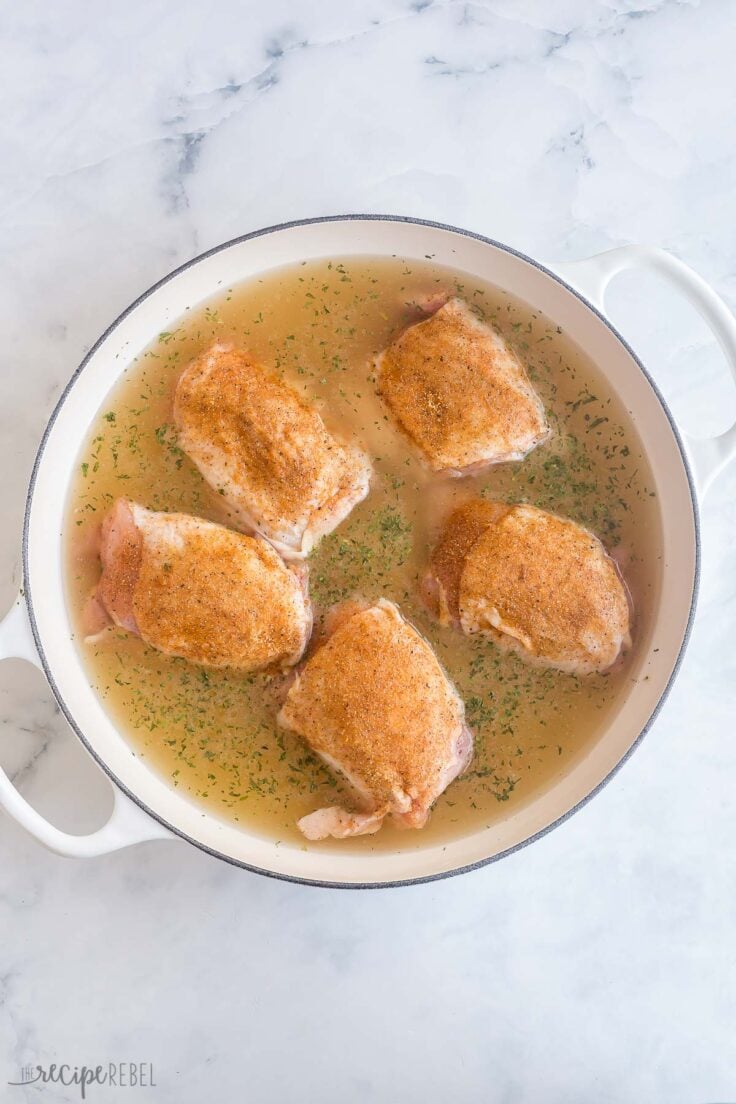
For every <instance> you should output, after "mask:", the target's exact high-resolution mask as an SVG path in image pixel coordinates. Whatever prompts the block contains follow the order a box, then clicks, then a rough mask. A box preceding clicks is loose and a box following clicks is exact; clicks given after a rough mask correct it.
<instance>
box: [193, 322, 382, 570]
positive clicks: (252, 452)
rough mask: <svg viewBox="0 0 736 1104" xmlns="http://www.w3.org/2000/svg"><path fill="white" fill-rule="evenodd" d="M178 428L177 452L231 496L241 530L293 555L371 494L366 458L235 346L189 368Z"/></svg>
mask: <svg viewBox="0 0 736 1104" xmlns="http://www.w3.org/2000/svg"><path fill="white" fill-rule="evenodd" d="M174 420H175V422H176V425H177V428H178V431H179V445H180V447H181V448H182V449H183V450H184V452H186V453H187V455H188V456H189V457H190V458H191V459H192V460H193V461H194V463H195V464H196V465H197V467H198V468H199V470H200V472H201V473H202V475H203V476H204V478H205V479H206V480H207V482H208V483H210V484H211V485H212V486H213V487H215V488H216V489H217V490H218V491H219V492H220V493H221V494H222V495H223V496H224V498H225V501H226V502H227V504H228V506H229V507H230V510H231V516H232V519H233V524H234V525H235V526H236V528H238V529H243V530H245V531H246V532H252V531H256V532H258V533H260V534H261V535H262V536H264V537H266V538H267V540H269V541H270V542H271V543H272V544H273V545H274V546H275V547H276V548H277V549H278V550H279V551H280V552H281V553H282V555H284V556H286V557H301V556H306V555H307V554H308V553H309V551H310V550H311V548H312V547H313V546H314V544H315V543H316V542H317V541H318V540H319V538H320V537H322V536H324V535H325V534H326V533H329V532H331V531H332V530H333V529H334V528H335V527H336V526H337V525H339V524H340V522H341V521H342V520H343V519H344V518H346V517H347V515H348V514H349V513H350V511H351V510H352V509H353V507H354V506H355V505H356V504H357V503H358V502H360V501H361V499H363V498H365V496H366V494H367V493H368V484H369V481H370V475H371V468H370V463H369V461H368V459H367V457H366V456H365V455H364V454H363V453H362V452H360V450H359V449H357V448H354V447H352V446H350V445H346V444H343V443H342V442H340V441H338V440H337V438H335V437H333V435H332V434H331V433H330V432H329V431H328V430H327V428H326V427H325V425H324V422H323V421H322V418H321V417H320V415H319V413H318V411H317V410H316V409H315V408H314V406H312V405H311V404H310V403H308V402H306V401H305V400H304V399H302V398H301V397H300V396H299V395H298V394H297V392H296V391H294V390H293V389H292V388H291V387H289V386H287V384H285V383H283V382H282V381H281V380H279V379H278V378H277V377H276V376H275V375H273V373H271V372H269V371H268V370H267V369H266V368H264V367H263V366H262V365H260V364H258V363H257V362H256V361H255V360H254V359H253V358H252V357H251V356H249V355H248V353H246V352H243V351H242V350H241V349H236V348H234V347H233V346H232V345H228V344H221V343H217V344H215V345H212V346H211V348H209V349H208V350H207V351H206V352H205V353H203V354H202V355H201V356H199V357H197V358H196V359H195V360H193V361H192V363H191V364H190V365H189V366H188V367H187V368H186V369H185V370H184V372H183V373H182V375H181V377H180V379H179V382H178V384H177V387H176V393H175V396H174Z"/></svg>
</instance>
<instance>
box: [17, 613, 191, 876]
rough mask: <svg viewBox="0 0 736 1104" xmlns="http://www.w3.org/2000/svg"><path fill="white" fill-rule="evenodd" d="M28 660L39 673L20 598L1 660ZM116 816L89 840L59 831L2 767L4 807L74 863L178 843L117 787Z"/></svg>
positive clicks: (47, 845) (31, 831) (115, 791)
mask: <svg viewBox="0 0 736 1104" xmlns="http://www.w3.org/2000/svg"><path fill="white" fill-rule="evenodd" d="M15 658H17V659H25V660H27V661H28V662H29V663H33V664H34V665H35V666H36V667H38V668H39V669H42V667H41V661H40V659H39V657H38V652H37V651H36V645H35V642H34V640H33V632H32V630H31V623H30V620H29V617H28V610H27V608H26V603H25V599H24V598H23V596H22V595H19V596H18V598H17V599H16V601H15V603H14V605H13V606H12V607H11V609H10V611H9V612H8V613H7V614H6V616H5V618H4V619H3V621H2V622H0V660H2V659H15ZM113 792H114V795H115V800H114V805H113V810H112V814H111V815H110V819H109V820H108V822H107V824H104V825H103V826H102V828H100V829H99V830H98V831H97V832H92V833H91V834H90V835H86V836H74V835H72V834H71V833H69V832H62V831H61V830H60V829H59V828H55V827H54V825H53V824H50V823H49V822H48V821H47V820H46V819H45V818H44V817H42V816H41V814H40V813H37V812H36V810H35V809H34V808H33V806H32V805H29V804H28V802H27V801H26V799H25V798H24V797H23V796H22V795H21V794H20V793H19V792H18V790H16V788H15V786H14V785H13V783H12V782H11V780H10V779H9V778H8V776H7V774H6V773H5V771H4V770H3V769H2V768H1V767H0V806H2V807H3V808H4V809H5V811H6V813H8V814H9V815H10V816H11V817H12V818H13V819H14V820H16V821H17V822H18V824H20V825H21V827H22V828H25V829H26V831H27V832H30V834H31V835H32V836H35V838H36V839H37V840H38V841H39V842H40V843H43V844H45V845H46V847H48V848H50V850H51V851H55V852H56V853H57V855H66V856H68V857H69V858H74V859H86V858H92V857H93V856H94V855H106V854H108V853H109V852H111V851H119V850H120V849H121V848H122V847H130V845H131V844H133V843H143V842H144V841H145V840H154V839H175V838H176V837H175V836H174V834H173V833H172V832H170V831H169V830H168V829H167V828H164V827H163V825H161V824H159V823H158V822H157V821H155V820H154V819H153V818H152V817H150V816H148V814H147V813H144V812H143V810H142V809H140V808H139V807H138V806H137V805H136V804H134V802H132V801H131V800H130V798H128V797H126V796H125V794H124V793H123V792H122V790H120V789H119V788H118V787H117V786H113Z"/></svg>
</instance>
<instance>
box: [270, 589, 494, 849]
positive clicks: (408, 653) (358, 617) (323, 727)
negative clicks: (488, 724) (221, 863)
mask: <svg viewBox="0 0 736 1104" xmlns="http://www.w3.org/2000/svg"><path fill="white" fill-rule="evenodd" d="M279 723H280V724H281V725H283V726H284V727H285V728H288V729H291V730H293V731H294V732H296V733H298V735H300V736H301V737H302V738H303V739H304V740H306V742H307V743H308V744H309V745H310V747H311V748H312V749H313V751H315V752H316V753H317V755H319V756H320V758H321V759H322V760H323V761H324V762H325V763H326V764H327V766H328V767H330V768H331V769H332V770H334V771H335V772H336V773H339V774H341V775H342V776H343V777H344V778H346V779H347V780H348V782H349V783H350V784H351V786H352V787H353V789H354V790H355V792H356V795H357V797H358V799H359V801H360V804H361V806H362V808H361V810H360V811H359V812H351V811H349V810H347V809H343V808H341V807H340V806H333V807H330V808H325V809H318V810H317V811H316V812H314V813H310V814H309V815H308V816H305V817H303V818H302V819H301V820H300V821H299V828H300V830H301V831H302V832H303V834H304V835H305V836H306V837H307V839H312V840H319V839H325V838H326V837H327V836H335V837H336V838H338V839H339V838H344V837H346V836H355V835H364V834H367V833H372V832H377V831H378V829H379V828H380V827H381V825H382V823H383V821H384V819H385V817H387V816H390V817H391V818H392V819H393V820H394V822H395V823H397V824H398V825H400V826H401V827H405V828H421V827H423V825H424V824H425V823H426V821H427V818H428V816H429V810H430V807H431V805H432V803H433V802H434V801H435V800H436V798H437V797H439V795H440V794H441V793H442V792H443V791H444V790H445V789H446V788H447V786H449V784H450V782H452V780H453V779H454V778H456V777H457V775H458V774H460V772H461V771H462V770H464V768H465V767H466V765H467V764H468V762H469V760H470V756H471V753H472V737H471V734H470V732H469V730H468V728H467V727H466V725H465V710H464V706H463V703H462V701H461V700H460V698H459V696H458V694H457V692H456V690H455V688H454V687H453V686H452V684H451V682H450V681H449V679H448V677H447V675H446V674H445V672H444V671H443V669H442V667H441V666H440V663H439V661H438V659H437V657H436V656H435V654H434V652H433V651H432V649H431V647H430V646H429V644H428V643H427V641H426V640H425V639H424V638H423V637H422V636H420V635H419V633H418V632H417V630H416V629H415V628H413V627H412V626H411V625H410V624H409V623H408V622H407V621H405V620H404V618H403V617H402V616H401V613H400V612H399V610H398V608H397V607H396V606H395V605H394V604H393V603H392V602H388V601H386V600H384V599H381V600H380V601H378V602H377V603H376V604H375V605H373V606H370V607H368V608H365V607H360V606H356V605H353V606H352V607H350V608H346V609H345V611H344V614H343V616H342V617H341V618H340V620H339V622H338V623H337V625H336V627H334V628H333V631H332V635H331V636H330V637H329V639H328V640H327V641H326V643H323V644H322V646H321V647H320V648H319V649H318V650H317V651H316V652H315V653H314V654H313V655H312V656H311V658H310V659H308V660H307V662H306V663H305V665H304V667H303V668H302V670H301V671H300V672H299V673H298V674H297V675H296V678H295V681H294V683H293V685H292V686H291V689H290V690H289V693H288V695H287V698H286V701H285V703H284V705H283V707H282V709H281V712H280V714H279Z"/></svg>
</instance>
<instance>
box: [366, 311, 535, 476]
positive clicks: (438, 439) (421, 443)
mask: <svg viewBox="0 0 736 1104" xmlns="http://www.w3.org/2000/svg"><path fill="white" fill-rule="evenodd" d="M376 369H377V374H378V390H379V393H380V394H381V395H382V396H383V399H384V400H385V402H386V404H387V405H388V407H389V408H390V410H391V412H392V414H393V416H394V418H395V419H396V421H397V422H398V424H399V426H400V427H401V429H402V430H403V431H404V433H405V434H406V436H407V437H408V438H409V439H410V440H411V441H412V442H413V444H414V445H415V446H416V448H417V449H418V450H419V451H420V452H421V453H422V455H423V456H424V459H425V460H426V462H427V463H428V464H429V466H430V467H431V468H432V470H433V471H449V472H454V473H456V474H461V475H462V474H465V473H466V472H468V471H477V470H479V469H481V468H483V467H487V466H488V465H491V464H500V463H503V462H504V461H508V460H522V459H523V458H524V457H525V456H526V454H527V453H528V452H530V451H531V449H533V448H534V447H535V446H536V445H538V444H540V443H541V442H542V441H544V440H546V438H547V437H548V436H549V432H550V430H549V426H548V425H547V421H546V418H545V413H544V407H543V406H542V402H541V400H540V398H539V396H538V395H537V393H536V392H535V390H534V389H533V387H532V385H531V384H530V382H529V380H528V379H527V375H526V372H525V370H524V366H523V365H522V363H521V361H520V360H519V359H518V357H517V356H516V355H515V353H514V352H512V350H511V349H510V348H509V347H508V345H507V344H506V342H505V341H504V339H503V337H501V335H500V334H499V333H497V332H496V330H494V329H493V328H492V327H491V326H488V325H486V324H485V323H484V322H481V321H480V319H479V318H477V317H476V315H475V314H473V312H472V311H471V310H470V308H469V307H468V306H467V304H466V303H464V302H463V301H462V299H450V300H449V301H448V302H447V303H445V304H444V306H441V307H439V309H436V310H435V312H434V313H433V314H432V316H431V317H430V318H428V319H425V321H423V322H417V323H416V324H415V325H413V326H409V328H408V329H406V330H404V332H403V333H402V334H400V336H399V337H397V338H396V340H395V341H394V342H393V344H391V345H389V347H388V348H387V349H385V350H384V352H383V353H381V354H380V356H379V357H378V358H377V361H376Z"/></svg>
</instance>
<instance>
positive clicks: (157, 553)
mask: <svg viewBox="0 0 736 1104" xmlns="http://www.w3.org/2000/svg"><path fill="white" fill-rule="evenodd" d="M100 558H101V560H102V577H101V578H100V581H99V583H98V586H97V590H96V593H95V595H94V596H93V599H92V602H91V605H90V609H89V613H90V616H91V618H92V619H93V621H94V623H93V624H90V626H89V627H90V628H91V629H92V630H93V631H99V630H100V629H101V627H102V624H101V618H100V614H104V615H106V617H107V620H108V623H110V622H112V623H114V624H116V625H118V626H120V628H123V629H127V630H128V631H129V632H132V633H135V634H136V635H138V636H140V637H141V638H142V639H143V640H145V641H146V643H147V644H150V645H151V646H152V647H154V648H157V649H159V651H162V652H166V653H167V654H168V655H174V656H181V657H182V658H183V659H188V660H191V661H192V662H193V663H201V664H203V665H204V666H208V667H233V668H235V669H237V670H240V671H255V670H258V669H260V668H264V667H270V666H276V665H279V666H284V667H286V666H290V665H292V664H294V663H296V662H297V661H298V660H299V659H300V658H301V656H302V653H303V652H304V648H305V647H306V644H307V641H308V639H309V636H310V633H311V629H312V615H311V607H310V604H309V599H308V598H307V596H306V579H305V576H302V577H300V576H299V575H298V574H297V573H296V572H294V571H292V570H290V569H289V568H288V567H287V566H286V564H284V562H283V560H282V559H281V557H280V556H279V555H278V553H277V552H275V551H274V549H273V548H272V547H271V546H270V544H268V543H267V542H266V541H264V540H261V539H260V538H259V537H248V536H244V535H243V534H242V533H234V532H232V530H230V529H225V528H224V527H223V526H222V525H215V524H213V523H212V522H209V521H202V520H201V519H200V518H195V517H189V516H188V515H186V514H163V513H154V512H153V511H151V510H146V509H145V508H144V507H143V506H139V505H137V503H135V502H129V501H128V500H127V499H123V498H120V499H118V500H117V502H116V503H115V505H114V506H113V508H112V509H111V511H110V513H109V514H108V515H107V517H106V518H105V520H104V522H103V525H102V534H101V543H100Z"/></svg>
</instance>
